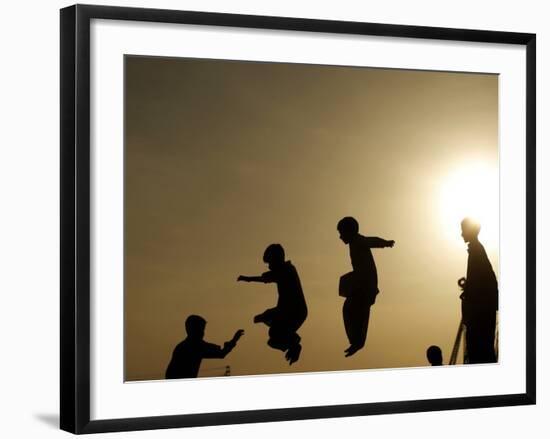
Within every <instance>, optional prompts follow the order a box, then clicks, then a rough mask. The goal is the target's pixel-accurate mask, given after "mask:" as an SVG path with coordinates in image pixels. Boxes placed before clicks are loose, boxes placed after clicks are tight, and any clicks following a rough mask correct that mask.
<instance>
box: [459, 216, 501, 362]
mask: <svg viewBox="0 0 550 439" xmlns="http://www.w3.org/2000/svg"><path fill="white" fill-rule="evenodd" d="M460 226H461V229H462V238H463V239H464V242H466V243H468V267H467V270H466V282H465V284H464V293H463V294H462V296H461V297H462V320H463V322H464V324H465V325H466V348H467V349H468V363H470V364H473V363H495V362H496V361H497V359H496V353H495V327H496V313H497V310H498V283H497V278H496V276H495V272H494V271H493V267H492V266H491V262H490V261H489V258H488V257H487V253H486V252H485V248H484V247H483V245H482V244H481V243H480V242H479V239H478V235H479V230H480V229H481V226H480V225H479V223H477V222H476V221H474V220H472V219H470V218H465V219H464V220H463V221H462V223H461V224H460Z"/></svg>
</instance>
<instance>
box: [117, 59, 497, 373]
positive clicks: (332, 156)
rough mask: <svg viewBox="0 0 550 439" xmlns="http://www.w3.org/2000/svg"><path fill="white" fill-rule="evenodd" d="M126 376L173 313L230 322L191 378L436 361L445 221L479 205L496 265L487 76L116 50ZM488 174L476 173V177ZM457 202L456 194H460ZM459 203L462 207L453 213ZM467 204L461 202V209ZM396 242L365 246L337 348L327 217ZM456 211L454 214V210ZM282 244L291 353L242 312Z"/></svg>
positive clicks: (335, 268)
mask: <svg viewBox="0 0 550 439" xmlns="http://www.w3.org/2000/svg"><path fill="white" fill-rule="evenodd" d="M125 63H126V71H125V75H126V77H125V88H126V90H125V92H126V97H125V117H126V120H125V130H126V134H125V360H126V362H125V367H126V370H125V376H126V379H127V380H141V379H161V378H163V377H164V372H165V370H166V366H167V364H168V362H169V360H170V357H171V353H172V350H173V348H174V347H175V345H176V344H177V343H178V342H179V341H181V340H182V339H183V338H185V329H184V321H185V318H186V317H187V316H188V315H189V314H199V315H201V316H203V317H204V318H205V319H206V320H207V322H208V324H207V326H206V336H205V339H206V340H207V341H210V342H213V343H217V344H223V342H224V341H227V340H229V339H230V338H231V336H232V335H233V333H234V332H235V330H237V329H239V328H243V329H244V330H245V335H244V336H243V337H242V339H241V340H240V341H239V344H238V345H237V347H236V348H235V350H234V351H233V352H231V353H230V354H229V355H228V356H227V357H226V358H225V359H223V360H204V361H203V363H202V366H201V373H200V374H199V376H213V375H221V374H223V370H220V369H217V368H219V367H223V366H225V365H226V364H228V365H230V366H231V371H232V374H233V375H249V374H267V373H269V374H270V373H295V372H309V371H334V370H348V369H367V368H394V367H410V366H426V365H427V361H426V357H425V351H426V348H427V347H428V346H429V345H432V344H436V345H439V346H440V347H441V348H442V350H443V354H444V359H445V362H447V361H448V357H449V355H450V351H451V349H452V345H453V342H454V337H455V334H456V330H457V327H458V322H459V319H460V308H459V307H460V303H459V299H458V296H459V289H458V287H457V286H456V280H457V279H458V278H459V277H461V276H463V275H465V271H466V260H467V253H466V245H465V244H464V242H463V241H462V238H461V236H460V224H459V222H460V219H461V217H462V216H466V215H472V214H473V215H478V216H479V217H480V218H482V219H483V220H484V221H485V223H482V232H481V234H480V240H481V242H482V243H484V244H485V246H486V250H487V252H488V255H489V259H490V260H491V262H492V264H493V268H494V270H495V272H496V273H497V277H498V200H497V197H498V172H497V170H498V76H496V75H488V74H487V75H485V74H465V73H448V72H426V71H407V70H387V69H369V68H358V67H336V66H316V65H297V64H278V63H253V62H237V61H233V62H232V61H216V60H196V59H168V58H152V57H133V56H127V57H126V61H125ZM485 183H487V184H485ZM462 206H464V207H462ZM470 206H472V209H471V211H470V210H468V209H469V207H470ZM476 210H477V211H476ZM348 215H351V216H354V217H355V218H356V219H357V220H358V221H359V223H360V233H361V234H363V235H366V236H378V237H381V238H384V239H388V240H395V241H396V244H395V247H394V248H392V249H389V248H387V249H374V250H373V255H374V258H375V261H376V264H377V268H378V277H379V289H380V294H379V295H378V297H377V301H376V304H375V305H374V306H373V307H372V309H371V320H370V325H369V333H368V339H367V345H366V347H365V348H364V349H363V350H362V351H360V352H358V353H356V354H355V355H354V356H353V357H350V358H344V353H343V351H344V349H345V348H346V347H347V346H348V342H347V338H346V336H345V332H344V327H343V322H342V304H343V299H342V298H341V297H339V296H338V289H337V287H338V280H339V277H340V276H341V275H342V274H344V273H346V272H348V271H350V270H351V264H350V260H349V252H348V248H347V247H346V246H345V245H344V244H343V243H342V242H341V241H340V240H339V239H338V233H337V231H336V224H337V222H338V220H339V219H340V218H342V217H344V216H348ZM455 220H456V222H455ZM270 243H280V244H282V245H283V247H284V248H285V250H286V255H287V259H289V260H291V261H292V262H293V264H294V265H295V266H296V268H297V269H298V272H299V274H300V277H301V281H302V285H303V288H304V293H305V296H306V301H307V304H308V308H309V316H308V319H307V320H306V322H305V323H304V325H303V326H302V328H301V329H300V330H299V333H300V335H301V337H302V346H303V351H302V355H301V358H300V360H299V361H298V363H295V364H293V365H292V366H289V365H288V363H287V362H286V361H285V359H284V354H283V353H281V352H280V351H276V350H273V349H271V348H269V347H268V346H267V344H266V342H267V338H268V336H267V328H266V327H265V326H264V325H257V324H253V323H252V318H253V316H254V315H256V314H258V313H260V312H262V311H264V310H265V309H266V308H269V307H272V306H274V305H275V303H276V300H277V292H276V287H275V285H274V284H267V285H264V284H248V283H237V282H236V279H237V276H238V275H239V274H247V275H253V274H261V273H262V272H264V271H266V266H265V264H264V263H263V262H262V255H263V251H264V249H265V247H266V246H267V245H269V244H270Z"/></svg>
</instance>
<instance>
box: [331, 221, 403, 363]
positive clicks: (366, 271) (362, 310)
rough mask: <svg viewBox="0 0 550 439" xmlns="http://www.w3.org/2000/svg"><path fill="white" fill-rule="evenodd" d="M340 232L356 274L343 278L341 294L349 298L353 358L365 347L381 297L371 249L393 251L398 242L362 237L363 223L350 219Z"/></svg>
mask: <svg viewBox="0 0 550 439" xmlns="http://www.w3.org/2000/svg"><path fill="white" fill-rule="evenodd" d="M337 229H338V232H339V233H340V239H341V240H342V241H343V242H344V244H347V245H349V254H350V258H351V265H352V267H353V271H352V272H351V273H348V274H347V275H344V276H342V279H341V281H340V294H341V295H343V296H344V297H346V300H345V302H344V307H343V309H342V313H343V316H344V326H345V328H346V334H347V336H348V340H349V343H350V345H349V347H348V348H347V349H346V350H345V351H344V352H345V356H346V357H349V356H351V355H353V354H355V353H356V352H357V351H358V350H360V349H362V348H363V347H364V346H365V341H366V339H367V330H368V327H369V317H370V307H371V306H372V305H373V304H374V302H375V300H376V295H377V294H378V274H377V272H376V265H375V263H374V258H373V256H372V252H371V248H384V247H393V245H394V244H395V241H386V240H385V239H382V238H375V237H367V236H363V235H360V234H359V223H358V222H357V220H356V219H355V218H352V217H350V216H347V217H345V218H342V219H341V220H340V221H339V222H338V226H337Z"/></svg>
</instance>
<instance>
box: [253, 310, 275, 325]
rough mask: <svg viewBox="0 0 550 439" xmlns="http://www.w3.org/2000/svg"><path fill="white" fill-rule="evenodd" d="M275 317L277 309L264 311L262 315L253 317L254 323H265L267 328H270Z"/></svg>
mask: <svg viewBox="0 0 550 439" xmlns="http://www.w3.org/2000/svg"><path fill="white" fill-rule="evenodd" d="M276 315H277V308H269V309H266V310H265V311H264V312H263V313H261V314H258V315H257V316H254V323H265V324H266V325H267V326H271V325H272V324H273V319H274V318H275V316H276Z"/></svg>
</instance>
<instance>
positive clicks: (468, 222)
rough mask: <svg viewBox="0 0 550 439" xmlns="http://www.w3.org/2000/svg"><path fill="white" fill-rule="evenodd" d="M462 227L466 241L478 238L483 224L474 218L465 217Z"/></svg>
mask: <svg viewBox="0 0 550 439" xmlns="http://www.w3.org/2000/svg"><path fill="white" fill-rule="evenodd" d="M460 228H461V229H462V239H464V242H471V241H473V240H477V236H478V235H479V230H480V229H481V225H480V224H479V223H478V222H477V221H476V220H474V219H472V218H464V219H463V220H462V222H461V223H460Z"/></svg>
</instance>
